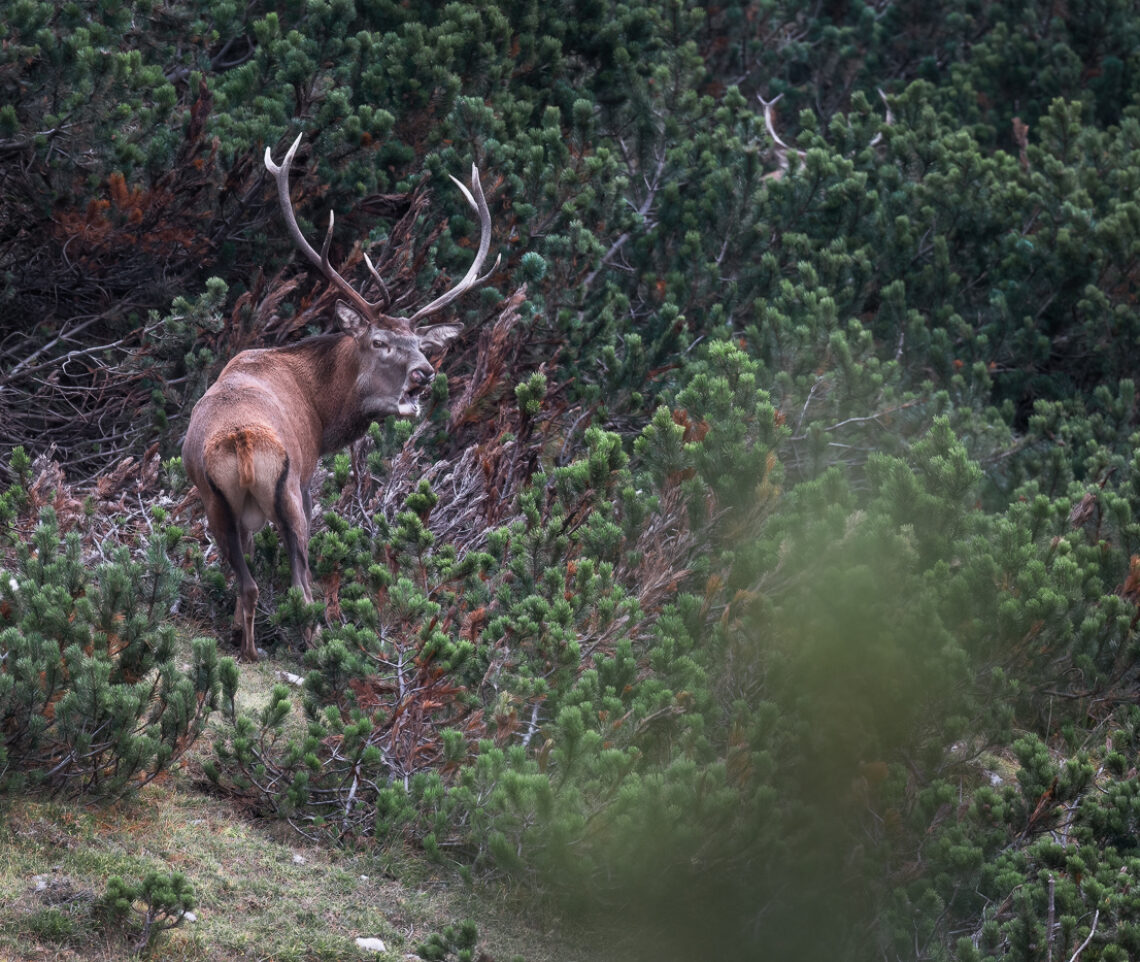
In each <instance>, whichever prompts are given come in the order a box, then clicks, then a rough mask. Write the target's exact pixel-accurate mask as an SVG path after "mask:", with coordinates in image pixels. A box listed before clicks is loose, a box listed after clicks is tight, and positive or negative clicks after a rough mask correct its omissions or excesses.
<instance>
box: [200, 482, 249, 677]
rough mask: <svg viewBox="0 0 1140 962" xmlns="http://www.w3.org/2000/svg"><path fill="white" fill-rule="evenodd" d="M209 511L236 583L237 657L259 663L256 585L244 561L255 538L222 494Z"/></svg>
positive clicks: (224, 556) (212, 527) (214, 500)
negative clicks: (256, 635)
mask: <svg viewBox="0 0 1140 962" xmlns="http://www.w3.org/2000/svg"><path fill="white" fill-rule="evenodd" d="M215 493H216V495H217V497H215V498H213V499H212V500H211V502H210V504H209V505H208V506H207V508H206V520H207V521H208V522H209V524H210V530H211V531H212V532H213V534H214V540H215V541H216V542H217V545H218V549H219V550H220V551H221V554H222V557H223V558H224V559H225V561H226V563H227V564H228V565H229V566H230V569H231V570H232V571H233V573H234V576H235V577H236V579H237V606H236V608H235V609H234V635H235V640H237V639H240V646H241V647H240V649H239V655H238V657H239V658H240V659H241V660H242V661H257V645H256V643H255V642H254V637H253V617H254V614H255V613H256V611H257V597H258V590H257V582H256V581H254V580H253V575H252V574H250V571H249V565H248V564H247V563H246V560H245V551H244V549H245V548H246V546H247V545H249V546H251V545H252V539H253V535H252V533H251V532H249V531H248V529H246V528H244V527H243V526H242V525H241V522H240V521H239V520H238V519H237V518H236V517H235V516H234V512H233V509H232V508H231V507H230V504H229V502H228V501H227V500H226V499H225V497H224V496H223V495H222V493H221V492H220V491H216V492H215Z"/></svg>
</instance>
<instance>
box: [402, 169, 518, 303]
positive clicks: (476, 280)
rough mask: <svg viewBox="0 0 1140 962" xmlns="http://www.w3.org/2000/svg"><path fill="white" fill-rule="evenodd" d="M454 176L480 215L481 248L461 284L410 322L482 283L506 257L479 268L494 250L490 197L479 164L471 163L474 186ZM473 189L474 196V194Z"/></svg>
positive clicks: (453, 178) (500, 257) (472, 183)
mask: <svg viewBox="0 0 1140 962" xmlns="http://www.w3.org/2000/svg"><path fill="white" fill-rule="evenodd" d="M448 176H450V175H448ZM451 179H452V181H453V182H454V183H455V184H456V186H458V187H459V189H460V190H461V191H463V196H464V197H466V198H467V203H468V204H470V205H471V207H472V209H473V210H474V211H475V212H476V213H478V215H479V230H480V236H479V250H478V251H477V252H476V254H475V260H474V261H472V263H471V266H470V267H469V268H468V269H467V273H466V274H465V275H463V279H462V280H461V281H460V282H459V283H458V284H456V285H455V286H454V287H452V288H451V290H449V291H445V292H444V293H443V294H441V295H440V296H439V297H437V298H436V299H435V300H434V301H432V302H431V303H430V304H425V305H424V306H423V307H421V308H420V309H419V310H418V311H416V313H415V314H413V315H412V316H411V318H409V321H408V323H410V324H413V325H414V324H415V323H416V322H417V321H418V320H420V319H421V318H424V317H427V316H428V315H429V314H434V313H435V312H436V311H438V310H439V309H440V308H442V307H445V306H446V305H448V304H450V303H451V302H452V301H453V300H455V299H456V298H457V297H459V295H460V294H463V293H465V292H466V291H469V290H470V289H471V288H473V287H476V286H477V285H479V284H482V283H483V282H484V281H486V280H487V278H489V277H490V276H491V275H492V274H494V273H495V271H496V270H497V269H498V267H499V262H500V261H501V260H502V255H501V254H500V255H499V256H498V257H496V258H495V263H494V264H493V265H492V266H491V269H490V270H489V271H487V273H486V274H483V275H482V276H480V275H479V271H480V270H482V268H483V261H485V260H486V259H487V253H488V252H489V251H490V250H491V212H490V210H489V209H488V208H487V198H486V197H485V196H484V195H483V184H482V183H481V182H480V180H479V168H478V167H476V166H475V165H474V164H472V165H471V190H468V189H467V188H466V187H464V186H463V184H462V183H461V182H460V181H459V180H457V179H456V178H455V177H452V178H451ZM472 192H473V193H474V196H472Z"/></svg>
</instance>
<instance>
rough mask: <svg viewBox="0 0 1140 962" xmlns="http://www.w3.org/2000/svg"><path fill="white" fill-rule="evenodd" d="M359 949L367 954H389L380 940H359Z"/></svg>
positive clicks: (357, 942)
mask: <svg viewBox="0 0 1140 962" xmlns="http://www.w3.org/2000/svg"><path fill="white" fill-rule="evenodd" d="M356 944H357V947H358V948H361V949H364V951H365V952H387V951H388V949H387V947H386V946H385V945H384V943H383V942H382V941H381V940H380V939H357V940H356Z"/></svg>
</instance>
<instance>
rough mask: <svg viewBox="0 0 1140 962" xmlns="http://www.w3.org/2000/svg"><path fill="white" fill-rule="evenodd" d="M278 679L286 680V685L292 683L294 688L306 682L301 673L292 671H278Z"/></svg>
mask: <svg viewBox="0 0 1140 962" xmlns="http://www.w3.org/2000/svg"><path fill="white" fill-rule="evenodd" d="M277 680H278V681H283V682H285V684H286V685H292V686H293V687H294V688H300V687H301V686H302V685H303V684H305V679H304V678H302V677H301V676H300V675H294V674H293V673H292V672H291V671H279V672H277Z"/></svg>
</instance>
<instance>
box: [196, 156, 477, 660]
mask: <svg viewBox="0 0 1140 962" xmlns="http://www.w3.org/2000/svg"><path fill="white" fill-rule="evenodd" d="M300 143H301V138H300V137H298V138H297V139H296V140H295V141H294V142H293V146H292V147H290V148H289V151H288V152H287V153H286V154H285V159H284V161H282V163H281V166H277V165H276V164H275V163H274V162H273V157H272V153H271V151H270V149H269V148H266V151H265V166H266V167H267V168H268V169H269V171H270V173H272V174H273V176H274V178H275V179H276V181H277V196H278V199H279V201H280V204H281V212H282V214H283V215H284V217H285V223H286V225H287V226H288V229H289V234H290V236H291V237H292V238H293V240H294V242H295V243H296V244H297V246H298V247H299V248H300V249H301V251H302V253H304V255H305V256H306V257H307V258H308V259H309V260H310V261H312V263H313V264H315V265H316V266H317V267H319V268H320V269H321V272H322V273H323V274H324V275H325V277H326V278H327V279H328V280H329V282H330V283H331V284H332V285H333V286H334V287H335V288H336V289H337V290H338V291H339V292H340V294H342V295H343V297H344V300H339V301H337V303H336V318H337V321H338V322H339V324H340V331H339V332H337V333H333V334H320V335H317V336H315V337H309V338H306V339H305V340H303V341H299V342H297V343H296V344H292V345H289V346H286V347H278V348H267V349H260V350H248V351H242V352H241V353H240V354H238V355H237V356H236V357H234V358H233V359H232V360H231V361H230V362H229V364H227V365H226V366H225V368H224V369H223V370H222V373H221V374H220V375H219V376H218V379H217V380H216V381H215V382H214V384H213V386H211V387H210V389H209V390H208V391H206V393H205V394H204V395H202V398H201V400H199V401H198V403H197V404H195V405H194V410H193V411H192V412H191V414H190V424H189V427H188V428H187V430H186V439H185V441H183V444H182V463H183V464H184V465H185V467H186V473H187V474H188V475H189V476H190V479H191V480H192V481H193V482H194V484H195V485H197V487H198V494H199V496H200V497H201V499H202V501H203V503H204V504H205V507H206V518H207V520H208V522H209V526H210V532H211V534H212V535H213V537H214V540H215V541H216V542H217V544H218V550H219V551H220V553H221V555H222V557H223V558H224V559H225V560H226V562H227V563H228V564H229V566H230V567H231V568H232V569H233V571H234V573H235V575H236V576H237V581H238V586H237V587H238V592H237V610H236V611H235V613H234V634H235V637H236V636H237V635H238V634H239V633H240V635H241V655H240V656H241V658H242V660H243V661H256V660H257V648H256V646H255V645H254V639H253V617H254V611H255V607H256V605H257V596H258V590H257V583H256V582H255V581H254V580H253V576H252V575H251V574H250V572H249V566H248V564H247V563H246V559H245V555H246V554H247V553H250V551H251V549H252V546H253V535H254V532H256V531H258V530H260V529H261V528H262V527H263V526H264V525H265V523H266V521H272V522H273V523H274V524H275V525H276V526H277V528H278V530H279V531H280V533H281V536H282V539H283V540H284V542H285V546H286V550H287V551H288V552H289V564H290V566H291V568H292V572H293V585H294V586H296V587H297V588H300V589H301V593H302V594H303V595H304V598H305V600H306V601H307V602H311V601H312V600H313V594H312V587H311V583H310V576H309V516H310V512H311V510H312V503H311V500H310V494H309V481H310V479H311V478H312V476H313V471H314V470H315V469H316V466H317V459H318V458H320V457H321V455H324V454H328V453H330V452H332V451H336V450H338V449H340V448H343V447H345V446H346V445H348V444H350V443H351V442H353V441H355V440H356V439H357V438H359V437H361V436H362V435H363V434H364V432H365V431H366V430H367V429H368V426H369V425H370V424H371V423H372V422H373V421H375V420H378V419H381V418H384V417H386V416H388V415H390V414H392V415H400V416H403V417H412V416H415V415H416V414H418V413H419V401H418V398H419V396H420V395H421V394H422V393H423V392H424V390H425V389H426V388H427V387H428V385H429V384H431V382H432V379H433V378H434V377H435V369H434V368H433V367H432V365H431V364H430V363H429V362H428V359H427V358H426V357H425V356H424V352H425V351H429V350H431V349H433V348H440V347H443V346H444V345H446V344H447V343H448V342H449V341H450V340H451V339H452V338H454V337H455V336H456V335H458V334H459V332H460V330H461V325H458V324H436V325H433V326H430V327H421V328H417V323H418V322H419V321H420V320H421V319H422V318H425V317H427V316H428V315H429V314H434V313H435V312H436V311H438V310H440V309H441V308H443V307H444V306H446V305H447V304H450V303H451V302H452V301H453V300H455V299H456V298H457V297H459V296H460V295H461V294H463V293H464V292H465V291H468V290H471V289H472V288H473V287H475V286H476V285H478V284H481V283H482V282H483V281H485V280H486V279H487V278H488V277H489V276H490V275H491V274H492V273H493V272H494V270H495V268H497V267H498V264H499V262H498V260H496V261H495V264H494V265H493V266H492V267H491V270H490V271H488V272H487V273H486V274H484V275H482V276H480V274H479V272H480V270H482V267H483V262H484V261H485V260H486V258H487V251H488V250H489V249H490V246H491V214H490V212H489V211H488V209H487V201H486V199H485V198H484V196H483V187H482V185H481V184H480V182H479V171H478V169H477V168H476V167H474V166H472V168H471V190H470V191H468V190H467V188H466V187H464V186H463V184H461V183H460V182H459V181H458V180H455V178H454V177H453V178H452V180H454V181H455V183H456V184H458V185H459V189H460V190H462V191H463V194H464V196H465V197H466V198H467V201H468V203H469V204H470V205H471V206H472V208H474V209H475V211H476V212H477V213H478V215H479V223H480V229H481V236H480V240H479V250H478V252H477V253H476V255H475V260H474V262H473V263H472V265H471V267H470V269H469V270H468V271H467V274H466V275H465V276H464V277H463V279H462V280H461V281H459V283H458V284H456V285H455V286H454V287H452V288H451V289H450V290H448V291H447V292H446V293H444V294H442V295H441V296H440V297H437V298H436V299H435V300H433V301H432V302H431V303H430V304H427V305H425V306H424V307H422V308H420V309H419V310H418V311H417V312H416V313H415V314H413V315H412V316H411V317H407V318H404V317H392V316H390V315H388V314H385V313H383V312H382V311H381V310H380V308H381V306H382V305H383V304H384V301H383V300H381V301H377V302H376V303H370V302H369V301H368V300H367V299H365V297H364V296H363V295H362V294H360V293H359V292H357V291H356V290H355V289H353V287H352V285H350V284H349V283H348V281H346V280H345V279H344V278H343V277H341V275H340V274H339V273H338V272H337V271H336V270H335V269H334V268H333V267H332V265H330V264H329V256H328V251H329V243H330V241H331V240H332V232H333V215H332V212H331V211H330V212H329V226H328V232H327V234H326V235H325V240H324V245H323V247H322V249H321V252H320V253H317V251H315V250H314V249H313V247H312V246H311V245H310V244H309V242H308V241H307V240H306V239H305V236H304V234H302V233H301V229H300V227H299V226H298V225H297V218H296V216H295V215H294V213H293V205H292V202H291V200H290V198H289V166H290V164H291V163H292V162H293V155H294V154H295V153H296V151H297V147H298V145H299V144H300ZM472 195H474V196H472ZM365 261H366V262H367V264H368V269H369V270H370V271H371V272H372V276H373V278H374V279H375V280H376V282H377V283H378V284H379V285H380V289H381V290H382V291H383V290H384V286H383V282H382V281H381V280H380V278H379V276H378V275H377V272H376V269H375V267H374V266H373V265H372V261H371V260H369V259H368V257H367V255H366V256H365Z"/></svg>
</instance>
